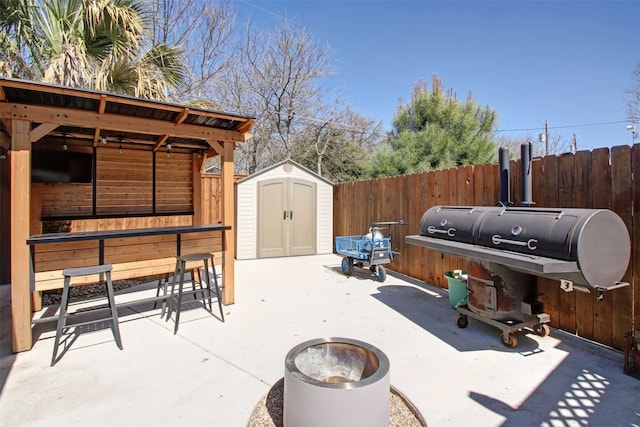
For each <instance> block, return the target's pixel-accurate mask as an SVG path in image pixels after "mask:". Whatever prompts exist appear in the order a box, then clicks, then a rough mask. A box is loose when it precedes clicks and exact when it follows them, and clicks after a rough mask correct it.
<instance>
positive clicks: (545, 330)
mask: <svg viewBox="0 0 640 427" xmlns="http://www.w3.org/2000/svg"><path fill="white" fill-rule="evenodd" d="M533 333H534V334H536V335H538V336H541V337H546V336H547V335H549V334H550V333H551V330H550V329H549V326H548V325H547V324H546V323H541V324H539V325H536V326H534V327H533Z"/></svg>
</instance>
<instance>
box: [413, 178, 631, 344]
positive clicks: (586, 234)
mask: <svg viewBox="0 0 640 427" xmlns="http://www.w3.org/2000/svg"><path fill="white" fill-rule="evenodd" d="M523 176H524V173H523ZM507 181H508V178H507ZM529 188H530V187H529ZM525 190H526V188H525ZM524 193H525V194H526V193H527V192H526V191H525V192H524ZM507 194H508V192H507ZM527 203H528V205H530V204H531V202H530V200H527ZM405 241H406V243H408V244H412V245H418V246H423V247H426V248H428V249H431V250H434V251H437V252H441V253H445V254H450V255H455V256H459V257H463V258H466V259H467V261H468V265H467V272H468V275H467V290H468V293H469V295H468V304H467V305H462V306H460V305H458V306H457V307H456V310H457V312H458V316H457V317H456V323H457V325H458V327H460V328H464V327H466V326H467V324H468V318H467V316H471V317H473V318H475V319H477V320H480V321H482V322H485V323H488V324H490V325H493V326H495V327H498V328H500V329H501V330H502V335H501V339H502V343H503V344H504V345H505V346H507V347H515V346H516V345H517V339H516V337H515V335H514V332H516V331H518V330H521V329H523V328H531V329H532V330H533V331H534V332H535V333H536V334H538V335H540V336H546V335H548V333H549V327H548V326H547V323H548V322H549V320H550V318H549V315H548V314H546V313H544V308H543V305H542V303H541V302H539V301H538V300H537V296H538V292H537V280H536V276H538V277H545V278H550V279H556V280H559V281H560V287H561V288H562V289H563V290H564V291H567V292H570V291H574V290H575V291H580V292H587V293H588V292H591V290H594V291H595V292H597V293H598V298H599V299H600V298H602V295H603V292H604V291H607V290H611V289H615V288H618V287H622V286H628V283H623V282H620V280H621V279H622V277H623V276H624V274H625V272H626V270H627V266H628V264H629V258H630V254H631V243H630V239H629V233H628V231H627V228H626V226H625V224H624V222H623V221H622V219H621V218H620V217H619V216H618V215H617V214H616V213H614V212H613V211H610V210H607V209H574V208H559V209H541V208H530V207H504V206H500V207H483V206H434V207H432V208H430V209H428V210H427V211H426V212H425V213H424V214H423V216H422V219H421V220H420V235H415V236H407V237H406V238H405Z"/></svg>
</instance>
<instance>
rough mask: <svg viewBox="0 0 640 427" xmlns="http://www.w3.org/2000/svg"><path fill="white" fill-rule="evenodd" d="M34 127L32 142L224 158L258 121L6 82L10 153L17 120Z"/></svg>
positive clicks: (0, 88) (4, 118)
mask: <svg viewBox="0 0 640 427" xmlns="http://www.w3.org/2000/svg"><path fill="white" fill-rule="evenodd" d="M12 119H24V120H29V121H31V122H32V123H33V125H32V129H31V133H30V140H31V142H36V141H40V140H42V139H43V138H44V139H45V140H52V139H53V140H56V139H59V140H62V139H63V138H64V140H65V143H66V144H68V145H70V146H71V145H74V146H79V147H80V146H97V145H98V144H101V143H104V142H106V143H107V144H109V143H116V144H122V145H123V146H125V147H126V148H132V149H141V150H149V151H156V150H160V149H166V148H167V146H168V145H167V144H171V145H170V147H171V149H172V150H178V151H183V150H186V151H189V152H194V153H202V154H204V153H207V155H212V154H213V155H215V154H222V153H220V151H221V147H222V145H223V144H221V143H224V142H245V141H246V140H247V139H248V138H249V137H250V136H251V134H250V133H249V132H250V130H251V128H252V127H253V123H254V121H255V119H254V118H252V117H247V116H242V115H238V114H232V113H225V112H220V111H213V110H206V109H202V108H197V107H192V106H188V105H179V104H172V103H165V102H159V101H151V100H144V99H140V98H133V97H129V96H124V95H117V94H112V93H105V92H97V91H91V90H86V89H78V88H71V87H64V86H57V85H50V84H45V83H37V82H31V81H25V80H17V79H9V78H0V132H2V133H3V134H4V135H5V136H4V137H2V138H0V144H1V145H2V147H3V148H5V149H8V148H9V141H10V138H8V135H10V134H11V120H12Z"/></svg>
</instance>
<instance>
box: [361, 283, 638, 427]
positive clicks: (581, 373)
mask: <svg viewBox="0 0 640 427" xmlns="http://www.w3.org/2000/svg"><path fill="white" fill-rule="evenodd" d="M394 277H397V278H400V279H401V280H402V281H403V282H402V284H397V283H396V284H389V285H381V286H379V287H378V290H379V293H378V294H374V295H373V297H374V298H376V299H378V300H379V301H380V302H382V303H384V304H385V305H387V306H389V307H391V308H393V309H394V310H395V311H397V312H398V313H400V314H402V315H403V316H404V317H406V318H407V319H408V320H410V321H412V322H413V323H415V324H416V325H418V326H420V327H422V328H423V329H425V330H426V331H428V332H429V333H431V334H433V335H435V336H437V337H438V338H439V339H440V340H442V341H443V342H446V343H447V344H449V345H450V346H452V347H454V348H455V349H457V350H458V351H478V350H493V351H507V352H514V353H520V354H521V355H522V356H534V355H535V354H536V353H540V352H542V351H544V350H542V349H540V348H539V345H538V343H537V342H536V341H535V340H533V339H532V338H529V337H527V333H526V332H524V331H522V332H518V333H517V338H518V341H519V344H518V346H517V347H516V348H512V349H510V348H507V347H505V346H503V345H502V343H501V341H500V331H499V330H498V329H497V328H494V327H491V326H489V325H487V324H485V323H482V322H479V321H476V320H474V319H472V318H470V319H469V326H468V327H467V328H466V329H459V328H458V327H457V325H455V317H456V314H457V313H456V311H455V310H454V309H453V308H451V305H450V303H449V298H448V292H447V291H446V290H443V289H440V288H437V287H435V286H431V285H428V284H425V283H424V282H421V281H419V280H415V279H411V278H408V277H404V276H401V275H396V274H394ZM405 283H407V284H405ZM529 333H531V334H532V332H529ZM552 335H554V336H560V338H561V341H560V343H559V344H558V345H557V346H556V349H558V350H561V351H564V352H565V353H566V354H567V357H566V358H565V359H563V361H562V363H560V364H559V365H558V366H557V367H555V369H554V370H553V371H552V372H551V374H550V375H548V376H547V377H546V378H545V380H544V381H543V382H542V383H540V385H539V386H538V387H536V388H535V389H534V390H533V391H532V392H531V394H530V395H529V397H528V398H527V399H526V400H525V401H523V402H522V403H521V404H519V405H516V406H512V405H510V404H508V403H506V402H504V401H503V400H501V399H500V398H498V397H494V396H488V395H485V394H483V393H480V392H477V391H469V397H470V398H471V399H472V400H474V401H476V402H477V403H478V404H480V405H482V406H484V407H485V408H487V409H489V410H491V411H493V412H495V413H496V414H499V415H501V416H503V417H504V418H505V421H504V422H503V423H502V424H501V426H504V427H507V426H508V427H511V426H514V427H515V426H525V425H526V426H534V425H535V426H540V425H545V426H552V425H553V426H567V427H568V426H586V425H616V426H639V425H640V399H638V396H640V381H638V380H636V379H634V378H632V377H629V376H627V375H625V374H624V373H622V370H623V356H622V354H621V353H619V352H616V351H614V350H611V349H609V348H602V347H598V346H595V345H594V344H593V343H589V342H586V341H584V340H582V339H580V338H579V337H575V336H574V335H570V334H567V333H564V332H562V331H558V330H553V331H552ZM590 353H597V355H598V358H599V359H593V358H590V357H588V356H589V354H590ZM593 360H601V362H599V363H597V364H594V363H593ZM602 360H604V361H602ZM541 414H546V416H545V415H542V416H541ZM538 418H539V419H538Z"/></svg>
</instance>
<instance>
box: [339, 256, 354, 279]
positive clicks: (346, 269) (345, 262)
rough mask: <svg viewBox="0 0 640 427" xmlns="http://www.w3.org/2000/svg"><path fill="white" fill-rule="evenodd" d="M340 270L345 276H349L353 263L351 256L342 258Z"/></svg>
mask: <svg viewBox="0 0 640 427" xmlns="http://www.w3.org/2000/svg"><path fill="white" fill-rule="evenodd" d="M342 272H343V273H344V274H345V275H347V276H351V274H352V273H353V263H352V262H351V258H349V257H344V258H342Z"/></svg>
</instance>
